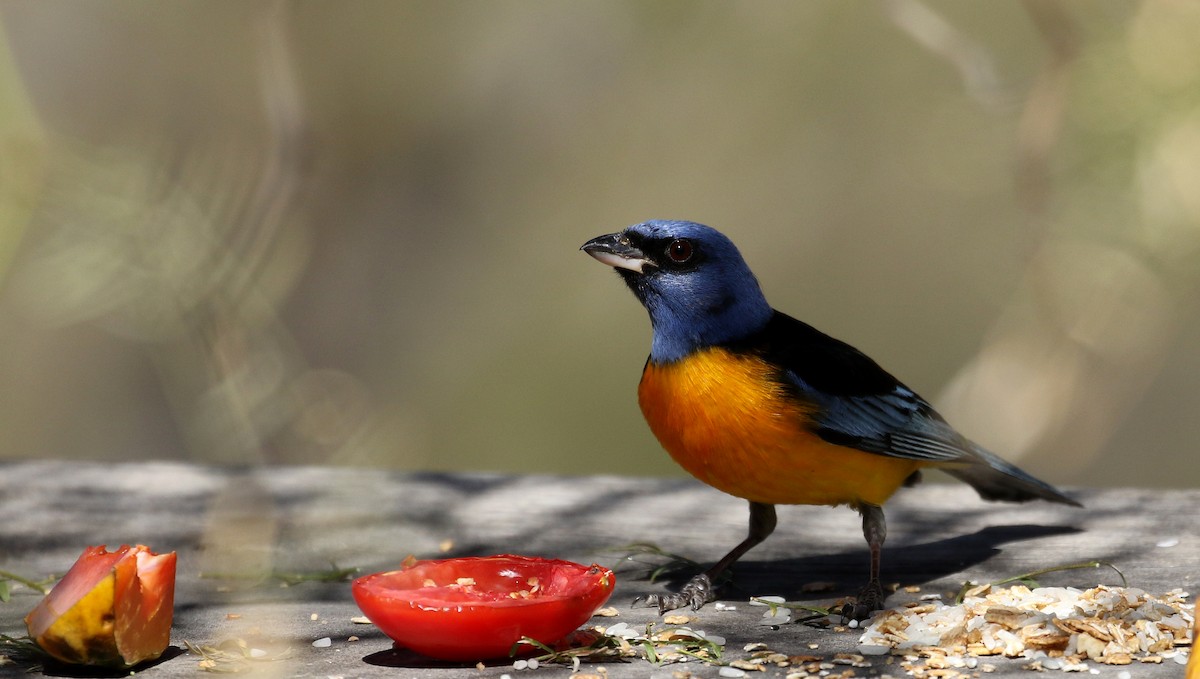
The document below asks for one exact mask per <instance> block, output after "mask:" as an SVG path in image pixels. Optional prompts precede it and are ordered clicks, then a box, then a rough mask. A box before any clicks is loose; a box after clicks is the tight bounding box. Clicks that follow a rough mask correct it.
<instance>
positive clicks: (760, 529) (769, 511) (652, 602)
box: [634, 502, 776, 615]
mask: <svg viewBox="0 0 1200 679" xmlns="http://www.w3.org/2000/svg"><path fill="white" fill-rule="evenodd" d="M775 523H776V521H775V505H768V504H763V503H761V502H751V503H750V531H749V532H748V533H747V535H746V539H745V540H742V541H741V542H740V543H738V546H737V547H734V548H733V549H731V550H729V553H728V554H726V555H725V556H723V557H721V560H720V561H718V562H717V563H716V565H714V566H713V567H712V568H710V569H708V570H706V571H704V572H703V573H700V574H699V575H697V576H695V577H694V578H692V579H691V580H689V581H688V583H687V584H686V585H684V586H683V588H682V589H680V590H679V591H678V592H676V593H675V594H651V595H649V596H647V597H645V599H641V598H640V597H639V599H638V600H635V601H634V603H635V604H636V603H637V602H638V601H639V600H643V601H645V602H646V605H647V606H657V607H658V613H659V615H662V614H663V613H666V612H667V611H673V610H675V609H677V608H683V607H684V606H691V607H692V610H694V611H698V610H700V607H701V606H703V605H704V604H706V603H708V602H710V601H712V600H714V599H716V598H717V594H716V592H715V591H714V589H713V583H714V582H716V580H717V578H719V577H720V576H721V574H722V573H724V572H725V571H726V570H728V569H729V567H730V566H732V565H733V563H734V562H735V561H737V560H738V559H740V558H742V555H743V554H745V553H746V552H748V551H750V550H751V548H753V547H754V546H755V545H757V544H758V543H760V542H762V541H763V540H766V539H767V536H768V535H770V534H771V533H772V531H774V530H775Z"/></svg>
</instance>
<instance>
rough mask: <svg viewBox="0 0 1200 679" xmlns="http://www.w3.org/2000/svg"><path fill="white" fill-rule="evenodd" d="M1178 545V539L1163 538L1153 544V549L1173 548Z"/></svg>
mask: <svg viewBox="0 0 1200 679" xmlns="http://www.w3.org/2000/svg"><path fill="white" fill-rule="evenodd" d="M1178 544H1179V538H1163V539H1162V540H1159V541H1158V542H1156V543H1154V546H1155V547H1164V548H1165V547H1174V546H1176V545H1178Z"/></svg>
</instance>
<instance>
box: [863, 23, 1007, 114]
mask: <svg viewBox="0 0 1200 679" xmlns="http://www.w3.org/2000/svg"><path fill="white" fill-rule="evenodd" d="M883 7H884V10H885V11H886V12H887V15H888V16H889V17H890V18H891V19H892V22H893V23H895V24H896V26H898V27H899V28H900V30H902V31H904V32H905V33H907V34H908V35H909V37H911V38H912V39H913V40H915V41H916V42H917V43H918V44H920V45H921V46H922V47H925V48H926V49H928V50H929V51H930V52H933V53H934V54H936V55H938V56H940V57H942V58H943V59H945V60H946V61H947V62H949V63H950V65H951V66H953V67H954V68H955V69H957V70H958V73H959V76H960V77H961V78H962V80H963V84H964V86H965V87H966V90H967V94H969V95H970V96H971V97H972V98H974V99H975V100H976V101H978V102H979V103H980V104H982V105H983V107H984V108H986V109H988V110H989V111H996V110H999V109H1000V107H1001V104H1002V102H1003V88H1002V87H1001V86H1000V82H999V79H998V78H997V77H996V69H995V67H994V66H993V65H992V64H993V59H992V56H991V55H990V54H989V53H988V51H987V50H986V49H985V48H984V47H983V46H982V45H980V44H979V43H978V42H976V41H974V40H972V39H971V38H970V37H968V36H967V35H965V34H964V33H963V32H962V31H960V30H958V29H957V28H955V27H954V25H952V24H951V23H950V22H949V21H947V20H946V19H944V18H942V16H941V15H939V14H937V13H936V12H934V11H933V10H932V9H930V8H929V6H928V5H926V4H924V3H923V2H921V1H920V0H884V2H883Z"/></svg>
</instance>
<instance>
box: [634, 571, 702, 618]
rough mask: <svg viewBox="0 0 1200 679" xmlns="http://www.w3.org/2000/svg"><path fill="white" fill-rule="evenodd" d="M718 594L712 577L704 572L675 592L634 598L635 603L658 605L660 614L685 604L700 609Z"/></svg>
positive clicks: (693, 608)
mask: <svg viewBox="0 0 1200 679" xmlns="http://www.w3.org/2000/svg"><path fill="white" fill-rule="evenodd" d="M716 598H717V594H716V592H715V591H713V584H712V579H710V578H709V577H708V576H707V575H705V574H704V573H701V574H700V575H697V576H696V577H694V578H692V579H691V580H688V583H687V584H686V585H684V586H683V588H682V589H680V590H679V591H678V592H676V593H674V594H649V595H646V596H644V597H638V598H636V599H634V600H633V605H635V606H637V605H638V604H644V605H645V606H647V607H651V608H653V607H658V614H659V615H662V614H663V613H666V612H667V611H673V610H675V609H677V608H683V607H684V606H691V607H692V610H693V611H698V610H700V607H701V606H703V605H704V604H706V603H708V602H710V601H714V600H716Z"/></svg>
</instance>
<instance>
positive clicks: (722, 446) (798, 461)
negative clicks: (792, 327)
mask: <svg viewBox="0 0 1200 679" xmlns="http://www.w3.org/2000/svg"><path fill="white" fill-rule="evenodd" d="M773 373H774V371H773V370H772V368H771V366H770V365H769V364H768V363H767V362H766V361H764V360H762V359H761V358H758V357H756V356H747V355H740V354H734V353H732V352H730V351H727V350H725V349H720V348H711V349H706V350H702V351H699V352H696V353H694V354H692V355H690V356H688V357H687V358H684V359H682V360H680V361H676V362H674V363H666V364H655V363H653V362H648V363H647V364H646V368H645V371H644V372H643V373H642V381H641V384H640V385H639V386H638V402H639V404H640V405H641V408H642V414H643V415H645V417H646V421H647V422H648V423H649V424H650V429H651V430H652V431H653V432H654V435H655V436H656V437H657V438H658V440H659V442H660V443H662V445H663V447H664V448H666V450H667V452H668V453H670V455H671V457H672V458H674V459H675V461H676V462H678V463H679V464H680V465H681V466H682V467H683V468H684V469H686V470H687V471H688V472H690V473H691V474H692V475H693V476H695V477H696V478H698V479H700V480H701V481H703V482H705V483H707V484H709V485H710V486H713V487H715V488H718V489H720V490H723V491H725V492H726V493H729V494H731V495H736V496H738V497H742V498H745V499H747V500H752V501H755V502H764V503H768V504H822V505H837V504H856V503H859V502H869V503H871V504H877V505H878V504H882V503H883V502H884V501H885V500H887V498H888V497H889V496H891V494H892V493H893V492H894V491H895V490H896V488H898V487H899V486H900V484H901V483H903V482H904V480H905V479H906V478H908V476H909V475H910V474H911V473H912V472H913V471H915V470H916V469H917V468H918V466H920V465H919V463H917V462H915V461H912V460H904V459H900V458H894V457H887V456H884V455H877V454H874V453H866V452H863V451H859V450H855V449H852V448H845V447H842V446H837V445H833V444H831V443H828V442H826V441H825V440H823V439H821V438H820V437H818V436H816V435H815V434H813V433H812V431H811V430H810V428H809V423H810V422H811V416H812V415H813V414H814V413H815V412H816V408H817V406H816V405H815V404H811V403H804V402H802V401H800V400H799V399H797V398H795V397H794V396H793V395H791V394H789V393H788V392H787V390H786V389H785V388H784V387H783V386H782V385H780V384H779V383H778V381H777V380H776V379H775V377H774V374H773Z"/></svg>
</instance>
